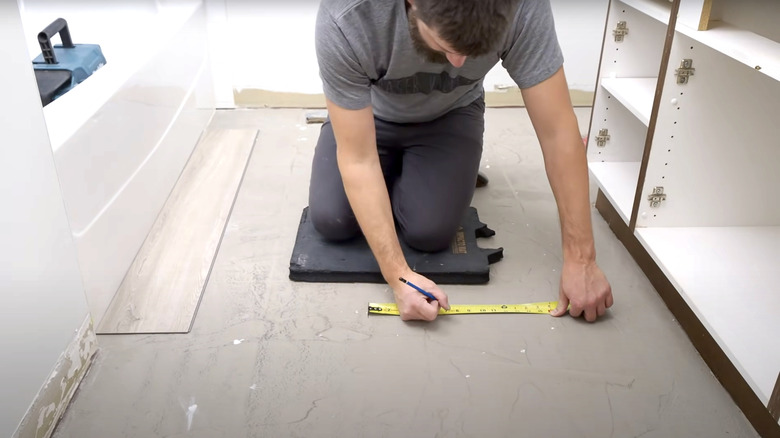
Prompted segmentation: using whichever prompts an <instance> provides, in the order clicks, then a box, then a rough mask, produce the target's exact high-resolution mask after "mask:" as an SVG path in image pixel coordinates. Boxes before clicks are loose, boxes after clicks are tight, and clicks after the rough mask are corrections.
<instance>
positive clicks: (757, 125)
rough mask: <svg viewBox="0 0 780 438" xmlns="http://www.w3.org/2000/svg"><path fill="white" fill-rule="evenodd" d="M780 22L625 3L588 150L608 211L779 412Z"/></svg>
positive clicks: (739, 10)
mask: <svg viewBox="0 0 780 438" xmlns="http://www.w3.org/2000/svg"><path fill="white" fill-rule="evenodd" d="M618 23H621V24H620V25H618ZM622 23H624V24H622ZM778 23H780V2H777V1H775V0H749V1H743V0H740V1H736V0H720V1H718V0H706V1H702V0H676V1H675V2H668V1H661V0H657V1H651V0H623V1H617V0H613V1H612V2H611V5H610V10H609V15H608V17H607V24H606V31H605V38H604V45H603V51H602V60H601V66H600V69H599V85H598V87H597V90H596V96H595V102H594V107H593V116H592V120H591V126H590V134H589V141H588V160H589V166H590V171H591V175H592V176H593V178H594V179H595V181H596V182H597V183H598V185H599V188H600V195H599V196H600V197H601V196H603V197H604V198H605V199H606V200H607V201H609V206H610V208H609V209H607V210H609V211H602V214H604V215H605V217H607V216H608V215H610V214H612V215H613V216H614V219H615V221H617V220H618V218H619V222H622V223H618V224H617V225H618V226H622V227H624V228H626V229H627V230H628V232H629V233H630V236H631V238H633V239H636V242H638V245H633V246H634V247H637V248H640V249H641V250H642V251H645V252H646V253H647V254H648V255H649V256H650V257H651V258H652V260H653V261H654V263H655V264H656V265H657V268H660V270H661V271H662V272H663V274H664V275H665V276H666V279H667V280H668V282H669V283H671V285H672V286H673V287H674V289H675V291H676V293H678V294H679V295H680V297H682V299H683V300H684V302H685V303H686V304H687V306H688V307H689V308H690V310H692V311H693V313H694V314H695V317H696V318H697V319H698V322H699V323H701V325H703V327H704V328H705V329H706V331H707V333H708V334H709V335H710V336H711V337H712V339H714V341H715V342H716V343H717V345H718V347H719V348H720V349H721V350H722V354H724V355H725V357H727V358H728V361H729V362H730V364H731V365H733V367H734V368H735V369H736V370H737V371H738V373H739V376H741V378H742V379H744V382H745V383H746V384H747V385H748V386H749V388H750V390H751V391H752V395H754V396H755V398H756V399H757V400H758V401H760V403H761V404H762V405H763V406H765V407H766V406H769V407H770V408H771V407H772V404H773V403H777V400H771V399H772V393H773V389H774V388H775V386H776V385H777V384H778V374H780V315H779V314H778V311H780V194H778V192H779V191H780V25H779V24H778ZM624 28H625V29H627V33H625V35H622V38H620V35H617V36H616V35H615V34H616V33H617V34H621V33H624V31H623V30H622V29H624ZM621 39H622V41H620V40H621ZM601 205H602V206H603V205H604V204H603V203H602V204H601ZM600 210H603V209H600ZM610 212H611V213H610ZM615 213H616V214H615ZM613 222H614V221H613ZM613 225H614V224H613ZM613 228H614V227H613ZM628 246H632V245H629V244H628V243H627V247H628ZM635 257H637V256H636V254H635ZM646 272H647V271H646ZM616 293H617V294H618V296H619V291H616ZM667 302H668V301H667ZM672 310H673V311H674V310H675V309H672ZM689 333H690V331H689ZM693 341H694V344H696V343H697V340H696V339H693ZM700 351H701V348H700ZM702 355H703V356H705V353H704V352H702ZM705 359H707V357H705ZM710 364H711V365H712V362H710ZM713 371H715V372H716V374H717V373H718V371H717V370H715V369H714V370H713ZM719 377H720V376H719ZM721 380H722V381H723V380H724V379H723V378H721ZM724 386H726V387H727V389H729V390H730V391H731V392H732V395H733V396H734V395H735V392H734V391H732V388H730V387H729V385H727V384H726V383H724ZM735 400H737V402H738V403H740V404H741V406H742V403H741V401H740V400H739V398H738V397H736V396H735ZM743 410H745V408H744V407H743ZM746 414H748V412H746ZM748 417H749V418H750V417H751V415H750V414H748ZM751 421H753V422H754V425H756V421H754V418H751ZM774 421H775V422H776V421H777V418H775V419H774ZM757 429H759V427H758V426H757ZM776 432H778V431H775V433H776Z"/></svg>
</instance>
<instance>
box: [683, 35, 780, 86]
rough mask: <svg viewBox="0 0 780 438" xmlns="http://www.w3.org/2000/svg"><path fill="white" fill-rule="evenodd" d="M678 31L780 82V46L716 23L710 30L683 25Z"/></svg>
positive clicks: (758, 36) (759, 36)
mask: <svg viewBox="0 0 780 438" xmlns="http://www.w3.org/2000/svg"><path fill="white" fill-rule="evenodd" d="M677 31H678V32H680V33H682V34H683V35H685V36H687V37H690V38H692V39H694V40H696V41H698V42H700V43H702V44H704V45H706V46H708V47H710V48H712V49H713V50H716V51H718V52H720V53H722V54H724V55H726V56H728V57H730V58H734V59H735V60H737V61H739V62H741V63H743V64H745V65H747V66H748V67H750V68H756V67H760V71H761V73H764V74H766V75H767V76H769V77H771V78H773V79H775V80H780V43H778V42H776V41H772V40H770V39H769V38H765V37H762V36H761V35H757V34H755V33H753V32H750V31H747V30H743V29H740V28H738V27H735V26H732V25H730V24H728V23H724V22H719V23H715V24H714V26H713V27H712V28H711V29H710V30H702V31H699V30H696V29H692V28H690V27H688V26H684V25H679V26H677Z"/></svg>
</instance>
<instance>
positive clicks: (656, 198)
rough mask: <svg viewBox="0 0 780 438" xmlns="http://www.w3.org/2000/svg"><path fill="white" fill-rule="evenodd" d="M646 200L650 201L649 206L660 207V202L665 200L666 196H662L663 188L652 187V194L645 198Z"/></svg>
mask: <svg viewBox="0 0 780 438" xmlns="http://www.w3.org/2000/svg"><path fill="white" fill-rule="evenodd" d="M647 200H648V201H650V206H651V207H653V208H655V207H658V206H660V205H661V202H663V201H665V200H666V194H664V188H663V187H660V186H658V187H653V194H651V195H650V196H648V197H647Z"/></svg>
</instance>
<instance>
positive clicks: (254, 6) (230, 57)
mask: <svg viewBox="0 0 780 438" xmlns="http://www.w3.org/2000/svg"><path fill="white" fill-rule="evenodd" d="M210 1H211V9H210V14H211V20H212V29H211V30H212V34H211V37H212V49H213V52H212V57H213V59H214V62H215V78H216V87H217V93H218V95H221V96H223V99H221V102H220V103H222V104H223V106H224V104H225V103H226V100H229V99H228V97H230V96H228V95H227V93H226V91H225V90H232V89H233V88H236V89H238V90H241V89H244V88H250V89H251V88H255V89H263V90H270V91H284V92H299V93H321V92H322V86H321V83H320V79H319V76H318V69H317V60H316V56H315V52H314V22H315V18H316V14H317V7H318V5H319V1H318V0H290V1H286V2H280V1H278V0H256V1H252V2H249V1H246V0H210ZM532 1H536V0H532ZM551 3H552V7H553V13H554V14H555V20H556V30H557V32H558V38H559V40H560V43H561V47H562V50H563V52H564V56H565V58H566V65H565V68H566V71H567V77H568V80H569V85H570V88H572V89H577V90H584V91H593V90H594V88H595V82H596V75H597V69H598V61H599V53H600V52H601V41H602V36H603V32H604V22H605V19H606V15H607V5H608V3H609V0H551ZM495 85H513V82H512V80H511V78H510V77H509V75H508V74H506V71H504V70H503V68H501V67H500V65H499V66H497V68H495V69H494V70H493V71H492V72H491V73H490V74H488V76H487V77H486V80H485V87H486V89H487V90H492V89H493V87H494V86H495Z"/></svg>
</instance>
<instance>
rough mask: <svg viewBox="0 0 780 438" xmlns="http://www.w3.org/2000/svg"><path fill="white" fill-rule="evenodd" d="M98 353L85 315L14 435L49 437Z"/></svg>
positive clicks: (15, 437) (33, 437) (36, 437)
mask: <svg viewBox="0 0 780 438" xmlns="http://www.w3.org/2000/svg"><path fill="white" fill-rule="evenodd" d="M96 352H97V337H96V336H95V330H94V328H93V327H92V318H91V317H90V316H89V315H87V316H86V318H85V319H84V322H83V323H82V325H81V327H80V328H79V329H78V330H77V331H76V336H75V337H74V338H73V340H72V341H71V342H70V344H69V345H68V347H67V349H66V350H65V351H64V352H62V354H61V355H60V358H59V359H58V360H57V363H56V364H55V366H54V370H53V371H52V373H51V376H50V377H49V380H48V381H46V382H45V383H44V384H43V386H42V387H41V389H40V391H38V394H37V395H36V396H35V399H34V400H33V402H32V404H31V405H30V408H29V409H28V410H27V413H26V414H25V415H24V418H23V419H22V421H21V423H20V424H19V427H18V428H17V429H16V432H15V433H14V435H13V438H49V437H51V435H52V433H54V429H55V428H56V426H57V423H58V422H59V420H60V418H62V416H63V414H65V410H66V409H67V407H68V405H69V404H70V402H71V400H72V399H73V395H74V394H75V393H76V389H78V387H79V384H80V383H81V381H82V379H83V378H84V376H85V375H86V374H87V371H88V370H89V367H90V366H91V365H92V360H93V358H94V356H95V353H96Z"/></svg>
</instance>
